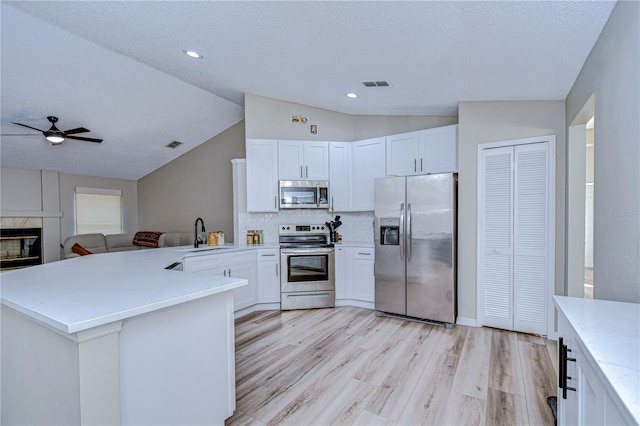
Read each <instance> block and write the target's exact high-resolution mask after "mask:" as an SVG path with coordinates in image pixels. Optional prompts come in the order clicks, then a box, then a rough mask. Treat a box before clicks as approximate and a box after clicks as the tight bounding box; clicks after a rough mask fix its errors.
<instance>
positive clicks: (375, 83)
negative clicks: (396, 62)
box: [362, 80, 391, 87]
mask: <svg viewBox="0 0 640 426" xmlns="http://www.w3.org/2000/svg"><path fill="white" fill-rule="evenodd" d="M362 84H364V85H365V86H366V87H389V86H391V85H390V84H389V82H388V81H384V80H380V81H363V82H362Z"/></svg>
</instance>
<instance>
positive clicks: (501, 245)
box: [478, 146, 513, 330]
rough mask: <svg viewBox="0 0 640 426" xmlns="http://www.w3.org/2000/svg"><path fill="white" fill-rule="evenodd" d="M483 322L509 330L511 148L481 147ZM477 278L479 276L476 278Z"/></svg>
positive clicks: (511, 237) (510, 317)
mask: <svg viewBox="0 0 640 426" xmlns="http://www.w3.org/2000/svg"><path fill="white" fill-rule="evenodd" d="M483 166H484V173H483V175H482V179H483V182H482V192H483V193H482V194H481V197H482V199H483V200H484V203H483V208H482V211H481V212H478V213H480V214H482V219H483V225H484V226H483V229H482V231H481V232H482V237H483V238H482V244H483V256H482V272H483V274H482V277H481V279H482V283H483V284H484V294H483V297H482V309H483V312H482V317H483V325H488V326H490V327H497V328H502V329H506V330H511V329H513V284H512V283H513V266H512V264H513V147H512V146H508V147H503V148H491V149H485V150H483ZM479 278H480V277H479Z"/></svg>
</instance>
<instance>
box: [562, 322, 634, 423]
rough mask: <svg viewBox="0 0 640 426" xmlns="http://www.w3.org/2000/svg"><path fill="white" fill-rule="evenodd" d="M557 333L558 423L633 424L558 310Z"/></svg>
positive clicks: (597, 367) (622, 405)
mask: <svg viewBox="0 0 640 426" xmlns="http://www.w3.org/2000/svg"><path fill="white" fill-rule="evenodd" d="M558 335H559V336H560V339H559V340H558V366H559V370H558V371H559V383H558V385H559V386H558V396H557V398H558V422H557V423H558V425H587V424H588V425H631V424H636V422H635V421H634V420H633V418H631V415H630V414H629V413H628V411H627V410H626V409H625V407H624V404H623V403H622V402H621V401H620V399H619V398H618V397H617V395H616V394H615V392H614V391H613V389H611V388H610V385H607V381H606V379H605V378H604V376H603V374H602V372H601V370H600V368H599V366H598V365H597V364H596V363H595V362H593V361H592V360H591V359H590V358H589V357H588V356H587V354H586V350H585V348H584V346H583V345H584V343H583V342H582V341H581V340H580V339H579V337H578V336H577V335H576V334H575V332H574V331H573V328H572V327H571V325H570V323H569V320H568V319H567V318H566V317H565V316H564V314H563V313H562V312H558ZM563 346H564V347H565V349H564V354H563V353H562V352H563ZM565 358H566V360H565ZM564 388H566V389H564Z"/></svg>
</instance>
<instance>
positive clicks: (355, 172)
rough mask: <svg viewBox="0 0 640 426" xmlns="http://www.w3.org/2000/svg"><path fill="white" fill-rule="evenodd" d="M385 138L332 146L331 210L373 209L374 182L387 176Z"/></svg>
mask: <svg viewBox="0 0 640 426" xmlns="http://www.w3.org/2000/svg"><path fill="white" fill-rule="evenodd" d="M384 147H385V139H384V138H374V139H366V140H362V141H357V142H346V143H345V142H330V143H329V165H330V167H329V171H330V173H329V190H330V192H331V197H330V208H331V209H333V211H337V212H347V211H371V210H373V183H374V179H376V178H379V177H384V176H385V148H384Z"/></svg>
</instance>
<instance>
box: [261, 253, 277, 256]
mask: <svg viewBox="0 0 640 426" xmlns="http://www.w3.org/2000/svg"><path fill="white" fill-rule="evenodd" d="M260 256H262V257H267V256H275V254H274V253H271V254H261V255H260Z"/></svg>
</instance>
